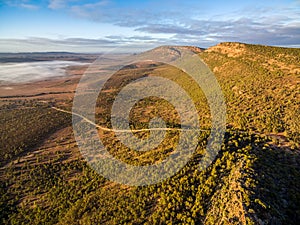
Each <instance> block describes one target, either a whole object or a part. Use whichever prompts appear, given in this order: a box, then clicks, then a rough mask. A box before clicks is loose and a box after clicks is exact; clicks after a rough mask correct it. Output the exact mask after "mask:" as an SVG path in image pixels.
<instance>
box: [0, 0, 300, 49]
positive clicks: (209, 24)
mask: <svg viewBox="0 0 300 225" xmlns="http://www.w3.org/2000/svg"><path fill="white" fill-rule="evenodd" d="M226 41H233V42H243V43H251V44H263V45H274V46H285V47H300V1H299V0H252V1H250V0H239V1H237V0H226V1H224V0H216V1H213V0H210V1H208V0H207V1H202V0H191V1H188V0H187V1H184V0H180V1H179V0H172V1H171V0H152V1H147V0H145V1H141V0H128V1H125V0H123V1H121V0H86V1H80V0H40V1H37V0H35V1H34V0H0V52H44V51H70V52H106V51H120V52H122V51H123V52H126V51H129V52H139V51H143V50H147V49H151V48H153V47H157V46H160V45H194V46H199V47H203V48H207V47H210V46H213V45H215V44H217V43H219V42H226Z"/></svg>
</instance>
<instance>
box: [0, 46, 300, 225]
mask: <svg viewBox="0 0 300 225" xmlns="http://www.w3.org/2000/svg"><path fill="white" fill-rule="evenodd" d="M165 48H168V49H167V51H172V49H171V48H172V47H165ZM185 48H186V47H185ZM162 49H163V48H162ZM162 49H161V48H158V49H156V51H161V50H162ZM190 49H191V50H192V51H194V52H196V53H197V54H198V55H199V57H201V59H203V61H204V62H205V63H206V64H207V65H208V66H209V67H210V69H211V70H212V71H213V72H214V74H215V75H216V78H217V80H218V81H219V83H220V86H221V88H222V90H223V93H224V96H225V99H226V104H227V130H226V134H225V139H224V143H223V144H222V149H221V151H220V152H219V154H218V156H217V158H216V159H215V160H214V162H213V163H212V164H211V165H210V166H209V167H208V168H207V169H205V170H200V169H199V165H198V163H199V161H200V159H201V157H202V156H203V152H204V150H205V145H206V143H207V138H208V135H209V132H202V133H201V135H200V137H199V140H198V145H197V149H196V152H195V153H194V154H193V157H192V160H190V161H189V163H188V164H187V165H186V166H185V167H184V168H182V169H181V170H180V171H179V172H178V173H176V174H175V175H174V176H173V177H171V178H169V179H167V180H166V181H164V182H161V183H158V184H155V185H150V186H140V187H130V186H126V185H121V184H117V183H114V182H111V181H109V180H107V179H105V178H103V177H102V176H100V175H99V174H97V173H96V172H95V171H93V170H92V169H91V168H90V167H89V166H88V165H87V163H86V162H85V161H84V159H83V158H82V156H81V154H80V152H79V149H78V146H77V144H76V141H75V138H74V134H73V131H72V116H71V115H70V114H68V113H64V112H63V111H58V110H56V108H59V109H64V110H65V111H70V110H71V107H72V96H71V95H70V94H68V95H63V94H61V95H60V94H57V95H53V94H51V95H50V94H49V95H47V94H45V95H43V96H42V97H41V96H39V95H38V94H36V93H35V95H32V96H30V97H22V96H19V97H17V96H11V97H9V96H6V97H0V102H1V106H0V107H1V108H0V110H1V111H0V112H1V113H0V121H1V124H2V126H1V128H0V133H1V136H0V137H1V139H0V148H1V152H0V154H1V161H0V166H1V168H0V177H1V179H0V187H1V193H0V218H1V219H0V220H1V223H2V224H25V223H27V224H149V225H150V224H205V225H206V224H259V225H263V224H264V225H266V224H282V225H286V224H297V223H298V221H300V121H299V120H300V49H291V48H280V47H269V46H260V45H249V44H243V43H220V44H218V45H216V46H214V47H211V48H209V49H207V50H203V49H199V48H196V47H191V48H190ZM163 51H164V50H163ZM144 76H164V77H166V78H169V79H172V80H174V81H176V82H177V83H179V84H180V85H181V86H182V87H183V88H184V89H185V90H186V91H187V93H189V94H190V96H191V97H192V98H193V99H196V100H197V101H196V108H197V110H198V112H199V114H200V121H201V125H202V128H203V129H209V127H210V113H209V107H208V105H207V102H206V99H205V96H204V95H203V93H202V92H201V90H200V91H199V90H198V89H199V87H197V86H193V85H191V84H190V83H191V82H190V80H189V78H187V75H186V74H185V73H184V72H183V71H180V70H178V69H176V68H174V67H170V66H167V65H164V64H161V63H157V64H155V63H152V62H151V63H148V64H136V65H130V66H127V67H125V68H123V69H122V70H120V71H119V72H118V73H117V74H115V75H114V76H113V77H112V79H111V80H110V81H109V82H108V83H107V85H106V86H105V90H104V93H103V97H101V98H99V99H98V102H97V107H96V122H97V124H99V125H101V126H105V127H108V128H110V127H111V124H110V121H109V118H110V117H109V115H108V114H109V112H110V111H109V109H110V108H111V106H112V103H113V100H114V98H115V96H116V94H117V93H118V91H119V90H120V89H121V88H122V87H124V86H125V85H126V84H128V83H130V82H131V81H132V80H135V79H138V78H141V77H144ZM75 81H76V82H78V77H76V78H74V79H73V80H71V81H70V80H68V81H67V82H66V81H64V80H59V81H57V82H56V83H53V82H54V81H52V83H51V88H63V89H66V90H64V91H68V93H73V92H72V91H74V88H75V86H74V85H73V84H74V82H75ZM69 83H72V85H70V86H68V84H69ZM47 88H48V86H47ZM67 88H69V89H67ZM41 91H42V90H41ZM43 92H44V93H46V92H45V91H43ZM156 101H157V99H154V98H149V99H146V100H144V101H140V102H139V103H138V104H137V105H136V107H135V109H134V110H132V112H131V113H132V115H133V118H135V119H136V120H132V121H131V122H132V124H131V125H132V127H133V128H136V129H140V128H147V124H148V123H149V121H150V119H151V118H152V117H154V116H161V117H162V118H164V119H166V120H167V125H168V126H169V127H171V128H176V127H178V121H179V120H178V117H177V116H176V115H177V114H176V113H175V112H172V114H168V112H167V111H166V110H165V108H164V106H166V104H167V103H165V102H163V101H161V102H158V103H157V102H156ZM53 106H55V107H56V108H54V107H53ZM153 108H158V109H159V110H153ZM170 115H172V116H170ZM147 135H148V133H147V132H143V133H141V134H137V136H138V137H140V138H144V137H147ZM176 135H177V133H176V132H173V131H170V132H168V133H167V136H166V137H167V139H168V140H167V141H166V142H164V145H163V146H160V147H159V148H157V149H155V150H154V151H150V152H142V153H137V152H136V151H132V150H130V149H126V148H124V147H123V146H122V145H121V144H120V143H119V142H118V141H116V140H115V136H114V134H113V133H111V132H104V131H101V130H99V136H100V138H102V139H103V140H104V142H105V141H106V142H107V143H109V144H108V146H107V147H108V148H109V151H110V152H111V153H112V154H113V155H114V156H115V157H117V158H119V159H121V160H123V161H125V162H127V163H130V164H132V165H141V164H143V165H144V164H149V163H153V162H157V161H161V160H163V159H164V158H166V157H167V156H168V155H169V154H170V152H171V151H173V148H174V146H175V145H176V144H174V143H176V141H177V139H176Z"/></svg>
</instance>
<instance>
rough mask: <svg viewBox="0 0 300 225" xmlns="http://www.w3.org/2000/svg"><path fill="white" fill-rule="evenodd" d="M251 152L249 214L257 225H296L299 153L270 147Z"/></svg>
mask: <svg viewBox="0 0 300 225" xmlns="http://www.w3.org/2000/svg"><path fill="white" fill-rule="evenodd" d="M264 146H265V147H263V146H261V148H260V147H258V148H256V149H255V155H256V156H257V159H256V161H255V162H254V165H253V169H254V177H255V180H256V187H255V189H254V193H253V194H252V195H251V198H252V199H251V204H250V208H251V209H252V210H250V211H249V212H250V213H251V212H253V210H254V211H255V214H254V212H253V214H251V215H250V216H252V217H253V219H254V221H256V222H257V224H272V225H276V224H284V225H285V224H299V221H300V151H299V149H298V150H291V149H290V148H288V147H278V146H274V145H267V147H266V145H265V144H264Z"/></svg>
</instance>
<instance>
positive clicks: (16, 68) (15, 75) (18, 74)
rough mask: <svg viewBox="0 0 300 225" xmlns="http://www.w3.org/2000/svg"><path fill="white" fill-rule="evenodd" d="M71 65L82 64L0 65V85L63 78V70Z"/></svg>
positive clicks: (78, 63)
mask: <svg viewBox="0 0 300 225" xmlns="http://www.w3.org/2000/svg"><path fill="white" fill-rule="evenodd" d="M72 65H84V63H80V62H70V61H47V62H30V63H0V83H19V82H28V81H34V80H41V79H46V78H51V77H59V76H64V75H65V68H66V67H68V66H72Z"/></svg>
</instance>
